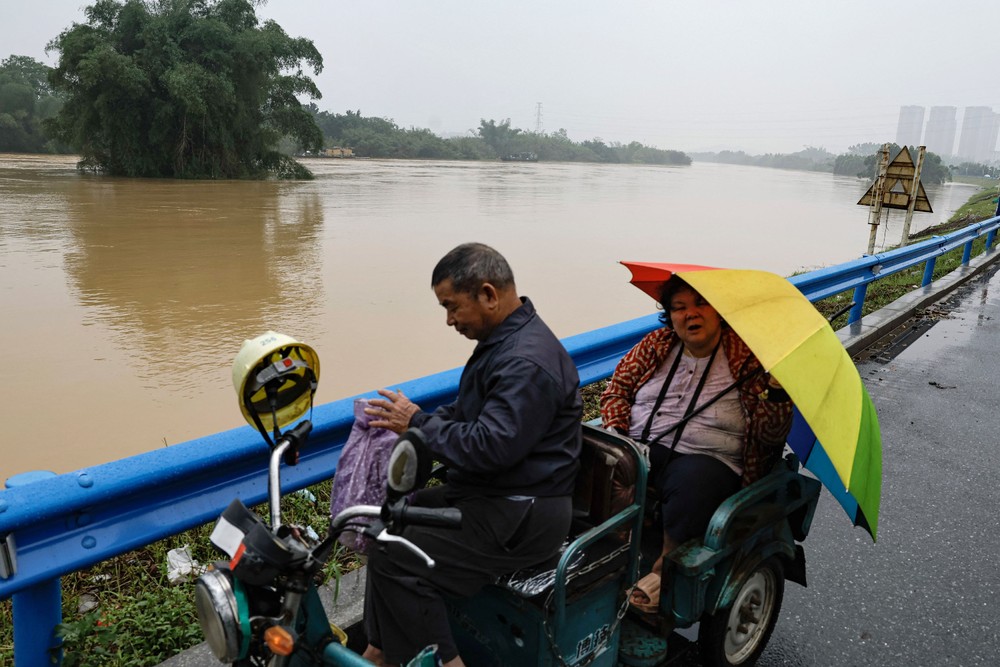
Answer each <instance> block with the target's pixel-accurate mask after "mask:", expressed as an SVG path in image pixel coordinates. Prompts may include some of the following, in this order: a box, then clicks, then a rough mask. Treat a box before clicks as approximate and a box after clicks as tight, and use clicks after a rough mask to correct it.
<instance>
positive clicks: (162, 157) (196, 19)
mask: <svg viewBox="0 0 1000 667" xmlns="http://www.w3.org/2000/svg"><path fill="white" fill-rule="evenodd" d="M255 4H256V3H255V2H250V1H248V0H158V1H150V2H145V1H143V0H125V1H124V2H122V1H120V0H98V1H97V2H96V3H95V4H94V5H93V6H91V7H88V8H87V9H86V12H85V13H86V17H87V21H86V23H83V24H78V23H77V24H73V26H72V27H70V28H68V29H67V30H65V31H63V32H62V33H61V34H60V35H59V36H58V37H56V38H55V39H54V40H53V41H52V42H51V43H50V44H49V48H50V49H51V50H55V51H57V52H58V53H59V54H60V58H59V63H58V65H57V67H56V68H55V69H54V71H53V72H52V74H51V75H50V77H49V81H50V83H51V85H52V86H53V87H54V88H55V89H56V90H58V91H63V92H65V93H66V96H67V99H66V104H65V105H64V106H63V107H62V109H61V110H60V111H59V113H58V115H57V116H56V117H55V118H54V119H52V120H51V121H49V122H48V125H47V127H48V129H49V130H51V132H52V134H53V135H54V136H55V137H57V138H58V139H60V140H63V141H65V142H67V143H68V144H70V145H72V146H73V147H75V148H76V149H77V150H78V151H79V152H80V154H81V156H82V157H83V159H82V160H81V162H80V167H81V168H84V169H93V170H96V171H101V172H106V173H109V174H113V175H120V176H147V177H175V178H259V177H262V176H266V175H268V174H273V175H277V176H279V177H284V178H287V177H295V178H299V177H309V176H310V175H311V174H309V172H308V170H306V169H305V168H304V167H302V166H301V165H299V164H298V163H296V162H295V161H294V160H292V159H291V158H290V157H288V156H285V155H282V154H280V153H279V152H278V151H277V150H276V148H275V147H276V146H277V145H278V142H279V141H280V140H281V139H282V137H283V136H286V135H287V136H290V137H292V138H293V139H294V140H295V141H296V142H297V144H298V145H299V146H300V147H301V148H309V149H318V148H319V147H320V146H321V145H322V140H323V136H322V133H321V132H320V130H319V128H318V127H317V126H316V123H315V122H314V121H313V116H312V114H310V113H309V111H308V110H307V109H306V108H305V107H304V106H303V105H302V103H301V102H299V100H298V96H300V95H301V96H307V97H311V98H319V97H321V95H320V92H319V89H318V88H316V86H315V84H314V83H313V81H312V79H310V78H309V77H308V76H307V75H306V74H305V73H304V72H303V65H305V66H308V67H310V68H311V69H312V70H313V71H314V72H315V73H319V72H321V71H322V68H323V59H322V57H321V56H320V54H319V52H318V51H317V50H316V48H315V46H313V43H312V42H311V41H309V40H307V39H302V38H292V37H289V36H288V35H287V34H285V32H284V30H282V29H281V27H280V26H279V25H278V24H277V23H275V22H273V21H265V22H264V23H263V24H261V23H260V22H258V20H257V16H256V13H255V10H254V5H255Z"/></svg>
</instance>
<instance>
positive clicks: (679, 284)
mask: <svg viewBox="0 0 1000 667" xmlns="http://www.w3.org/2000/svg"><path fill="white" fill-rule="evenodd" d="M687 289H689V290H691V291H692V292H694V293H695V294H697V295H699V296H701V292H699V291H698V290H696V289H695V288H693V287H691V285H689V284H688V283H687V281H685V280H684V279H683V278H681V277H680V276H677V275H673V276H670V280H667V281H666V282H665V283H663V286H662V287H660V308H662V309H663V312H662V313H660V322H661V323H662V324H663V325H664V326H668V327H669V326H670V302H671V301H672V300H673V298H674V295H675V294H677V293H678V292H681V291H683V290H687ZM702 298H704V297H702ZM719 319H720V320H722V326H723V328H725V327H728V326H729V324H727V323H726V320H725V319H724V318H723V317H722V315H721V314H720V315H719Z"/></svg>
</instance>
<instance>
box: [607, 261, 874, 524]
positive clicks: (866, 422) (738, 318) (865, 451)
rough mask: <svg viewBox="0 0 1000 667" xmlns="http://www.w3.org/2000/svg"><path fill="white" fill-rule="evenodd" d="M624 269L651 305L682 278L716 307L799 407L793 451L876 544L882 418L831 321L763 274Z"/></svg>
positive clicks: (646, 266)
mask: <svg viewBox="0 0 1000 667" xmlns="http://www.w3.org/2000/svg"><path fill="white" fill-rule="evenodd" d="M622 264H624V265H625V266H626V267H627V268H628V269H629V270H630V271H632V281H631V282H632V284H633V285H635V286H636V287H638V288H639V289H641V290H642V291H643V292H645V293H646V294H649V295H650V296H652V297H653V298H654V299H657V300H659V298H660V289H661V287H662V285H663V283H664V281H666V280H667V279H669V278H670V277H671V276H672V275H674V274H677V275H678V276H680V277H681V278H683V279H684V281H685V282H687V283H688V284H689V285H691V287H693V288H694V289H695V290H697V291H698V293H700V294H701V295H702V296H703V297H704V298H705V300H706V301H708V302H709V303H710V304H712V306H713V307H714V308H715V309H716V310H717V311H718V312H719V314H720V315H721V316H722V317H723V319H725V320H726V322H728V323H729V325H730V326H731V327H732V328H733V330H734V331H735V332H736V333H737V334H739V336H740V338H742V339H743V340H744V342H746V344H747V345H748V346H749V347H750V349H751V350H753V353H754V354H755V355H756V356H757V358H758V359H759V360H760V362H761V364H763V365H764V368H765V369H766V370H767V371H769V372H770V373H771V374H772V375H773V376H774V377H775V378H776V379H777V380H778V382H780V383H781V386H782V387H784V389H785V391H787V392H788V395H789V396H791V398H792V401H793V402H794V403H795V419H794V423H793V425H792V431H791V433H790V434H789V436H788V444H789V445H790V446H791V448H792V450H793V451H794V452H795V454H796V455H797V456H798V457H799V460H800V461H802V463H803V465H805V467H806V468H808V469H809V470H810V471H812V473H813V474H814V475H816V477H817V478H818V479H819V480H820V482H822V483H823V485H824V486H826V488H827V489H828V490H829V491H830V493H831V495H833V496H834V497H835V498H836V499H837V501H838V502H839V503H840V504H841V505H842V506H843V508H844V509H845V510H846V511H847V513H848V515H849V516H850V517H851V519H852V520H853V521H854V525H856V526H861V527H862V528H864V529H865V530H867V531H868V532H869V533H870V534H871V536H872V539H875V535H876V532H877V530H878V510H879V501H880V498H881V494H882V438H881V436H880V434H879V427H878V417H877V415H876V414H875V407H874V405H872V400H871V397H870V396H869V395H868V391H867V390H866V389H865V386H864V384H863V383H862V382H861V377H860V376H859V375H858V370H857V368H855V366H854V362H853V361H851V357H850V356H849V355H848V354H847V351H846V350H845V349H844V346H843V345H842V344H841V343H840V340H839V339H838V338H837V335H836V334H835V333H834V332H833V329H832V328H830V324H829V323H828V322H827V321H826V318H824V317H823V316H822V315H821V314H820V313H819V311H817V310H816V308H815V307H814V306H813V305H812V304H811V303H809V301H808V300H807V299H806V298H805V296H803V295H802V293H801V292H800V291H799V290H798V289H797V288H796V287H795V286H794V285H792V284H791V283H790V282H788V281H787V280H785V279H784V278H782V277H781V276H778V275H776V274H773V273H769V272H766V271H752V270H738V269H717V268H713V267H708V266H695V265H690V264H660V263H651V262H622Z"/></svg>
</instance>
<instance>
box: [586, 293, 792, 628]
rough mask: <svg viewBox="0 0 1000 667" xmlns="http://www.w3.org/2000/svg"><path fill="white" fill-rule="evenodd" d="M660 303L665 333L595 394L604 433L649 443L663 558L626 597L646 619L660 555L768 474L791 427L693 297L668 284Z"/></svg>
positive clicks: (768, 389)
mask: <svg viewBox="0 0 1000 667" xmlns="http://www.w3.org/2000/svg"><path fill="white" fill-rule="evenodd" d="M660 305H661V307H662V308H663V310H664V312H663V313H662V314H661V315H660V320H661V321H662V322H663V323H664V325H665V326H664V327H663V328H661V329H657V330H656V331H653V332H651V333H650V334H648V335H646V336H645V337H644V338H643V339H642V340H641V341H639V343H638V344H636V346H635V347H633V348H632V350H630V351H629V352H628V354H626V355H625V356H624V357H623V358H622V360H621V362H619V364H618V366H617V367H616V368H615V373H614V375H613V376H612V378H611V380H610V381H609V383H608V386H607V389H606V390H605V391H604V393H603V394H602V395H601V418H602V421H603V424H604V426H605V428H608V429H614V430H616V431H618V432H620V433H622V434H624V435H628V436H630V437H631V438H633V439H635V440H636V441H638V442H641V443H646V444H648V445H650V446H649V459H650V474H649V482H650V486H651V487H653V488H654V489H655V491H656V493H657V495H658V498H659V502H660V509H661V515H662V519H663V550H662V552H661V554H660V556H659V558H658V559H657V560H656V562H655V563H654V564H653V568H652V571H651V572H650V574H648V575H647V576H645V577H643V578H642V579H640V580H639V583H638V584H637V587H636V591H635V592H634V594H633V597H632V604H633V606H634V607H636V608H637V609H639V610H640V611H643V612H647V613H655V612H656V611H657V610H658V609H659V597H660V578H661V573H662V568H663V556H664V554H666V553H668V552H669V551H671V550H673V549H674V548H675V547H677V546H678V545H680V544H682V543H684V542H686V541H687V540H690V539H692V538H696V537H703V536H704V534H705V530H706V529H707V528H708V523H709V521H710V520H711V518H712V515H713V514H714V513H715V510H716V509H718V507H719V505H720V504H721V503H722V501H723V500H725V499H726V498H728V497H729V496H730V495H732V494H733V493H735V492H736V491H738V490H739V489H740V488H741V487H742V486H746V485H748V484H750V483H752V482H754V481H756V480H758V479H760V478H761V477H762V476H763V475H764V474H766V473H767V472H768V471H770V469H771V467H773V465H774V463H775V461H776V460H777V458H778V457H779V456H780V454H781V451H782V448H783V447H784V444H785V438H786V436H787V435H788V431H789V429H790V428H791V423H792V419H791V418H792V403H791V401H790V400H789V398H788V394H786V393H785V391H784V390H783V389H781V387H780V385H779V384H778V383H777V381H775V380H774V379H773V378H771V377H770V376H769V375H768V374H766V373H764V369H763V368H762V366H761V364H760V362H759V361H758V360H757V358H756V357H755V356H754V355H753V353H751V352H750V349H749V348H748V347H747V345H746V343H744V342H743V340H742V339H741V338H740V337H739V336H737V335H736V333H735V332H734V331H733V330H732V329H731V328H730V327H729V325H728V324H726V323H725V321H723V320H722V318H721V317H720V316H719V313H718V312H716V310H715V309H714V308H713V307H712V306H710V305H709V304H708V303H707V302H706V301H705V300H704V299H703V298H702V296H701V295H700V294H698V292H696V291H695V290H694V289H693V288H692V287H691V286H690V285H688V284H687V283H686V282H684V280H682V279H681V278H679V277H678V276H673V277H671V278H670V280H668V281H666V282H665V283H664V284H663V288H662V291H661V293H660ZM716 397H718V398H716ZM713 399H716V400H714V402H712V403H711V405H710V406H709V407H707V408H706V409H704V410H703V411H700V412H697V413H696V414H694V416H692V417H690V420H689V421H687V422H686V423H680V422H681V421H682V419H683V418H684V417H685V415H691V414H692V413H694V412H695V411H696V410H698V408H699V407H701V406H704V405H705V404H706V403H709V402H710V401H712V400H713Z"/></svg>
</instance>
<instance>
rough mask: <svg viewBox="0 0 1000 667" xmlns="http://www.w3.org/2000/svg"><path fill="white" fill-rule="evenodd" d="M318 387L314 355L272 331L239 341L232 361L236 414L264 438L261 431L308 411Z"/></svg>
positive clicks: (271, 428) (291, 340)
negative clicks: (240, 342) (238, 406)
mask: <svg viewBox="0 0 1000 667" xmlns="http://www.w3.org/2000/svg"><path fill="white" fill-rule="evenodd" d="M318 383H319V355H317V354H316V351H315V350H313V349H312V348H311V347H309V346H308V345H306V344H305V343H300V342H299V341H297V340H295V339H294V338H292V337H291V336H286V335H284V334H280V333H275V332H274V331H268V332H267V333H265V334H263V335H261V336H257V337H256V338H253V339H251V340H245V341H243V347H241V348H240V352H239V354H237V355H236V359H234V360H233V388H235V389H236V396H237V398H238V399H239V403H240V411H241V412H243V418H244V419H246V420H247V422H248V423H249V424H251V425H254V426H256V427H257V429H258V430H260V431H261V433H263V434H264V437H265V438H267V431H266V430H265V429H268V430H278V429H280V428H281V427H283V426H286V425H288V424H291V423H292V422H294V421H295V420H297V419H298V418H299V417H301V416H302V415H304V414H305V413H306V412H307V411H308V410H309V409H310V408H311V407H312V398H313V394H314V393H315V392H316V385H317V384H318Z"/></svg>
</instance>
